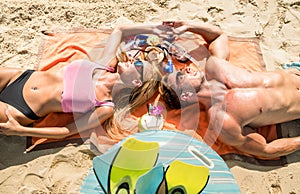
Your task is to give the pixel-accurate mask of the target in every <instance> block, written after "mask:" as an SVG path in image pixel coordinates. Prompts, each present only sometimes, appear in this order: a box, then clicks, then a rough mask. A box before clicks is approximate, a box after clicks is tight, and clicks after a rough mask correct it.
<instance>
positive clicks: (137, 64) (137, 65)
mask: <svg viewBox="0 0 300 194" xmlns="http://www.w3.org/2000/svg"><path fill="white" fill-rule="evenodd" d="M133 64H134V65H135V66H136V67H142V66H143V62H142V61H135V62H134V63H133Z"/></svg>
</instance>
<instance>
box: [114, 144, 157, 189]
mask: <svg viewBox="0 0 300 194" xmlns="http://www.w3.org/2000/svg"><path fill="white" fill-rule="evenodd" d="M158 153H159V144H158V143H157V142H144V141H140V140H137V139H135V138H129V139H127V140H126V141H125V142H124V143H123V145H122V146H121V147H120V149H119V151H118V153H117V154H116V156H115V158H114V160H113V162H112V166H111V168H110V173H109V176H110V181H109V186H108V188H109V189H108V190H109V191H110V193H113V194H121V193H126V194H127V193H128V194H134V189H135V185H136V182H137V180H138V178H139V177H140V176H141V175H143V174H144V173H146V172H147V171H149V170H150V169H151V168H153V166H154V165H155V164H156V161H157V158H158Z"/></svg>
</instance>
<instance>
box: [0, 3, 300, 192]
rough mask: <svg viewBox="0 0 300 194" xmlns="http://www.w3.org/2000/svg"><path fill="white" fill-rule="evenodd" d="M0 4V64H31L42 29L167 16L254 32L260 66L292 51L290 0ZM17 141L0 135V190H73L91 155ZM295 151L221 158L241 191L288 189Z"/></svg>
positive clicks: (294, 23) (298, 41)
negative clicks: (260, 158)
mask: <svg viewBox="0 0 300 194" xmlns="http://www.w3.org/2000/svg"><path fill="white" fill-rule="evenodd" d="M0 10H1V11H0V48H1V52H0V65H1V66H2V67H5V66H6V67H23V68H33V67H34V66H35V65H37V64H38V54H39V48H40V45H41V42H42V38H43V34H42V33H41V31H43V30H49V29H71V28H99V27H113V26H114V25H115V24H116V23H117V22H121V23H122V22H123V23H124V22H128V21H132V22H135V23H139V22H140V23H144V22H159V21H162V20H170V19H171V20H193V21H204V22H209V23H211V24H215V25H218V26H219V27H220V28H221V29H223V30H224V31H225V32H226V33H227V34H228V35H233V36H259V37H260V38H261V48H262V52H263V56H264V60H265V63H266V64H267V69H268V70H274V69H278V68H280V66H281V65H282V64H285V63H290V62H293V61H299V58H300V52H299V51H300V28H299V26H300V2H299V1H297V0H277V1H275V0H230V1H224V0H183V1H178V0H177V1H175V0H151V1H149V0H141V1H136V0H116V1H111V0H69V1H59V0H48V1H47V2H46V1H40V0H12V1H4V0H0ZM299 127H300V126H299ZM24 148H25V138H24V137H5V136H0V170H1V174H0V193H1V194H2V193H3V194H15V193H24V194H25V193H26V194H27V193H78V190H79V188H80V185H81V184H82V181H83V179H84V178H85V176H86V174H87V173H88V170H89V168H91V166H92V162H91V161H92V158H93V157H94V153H93V152H92V151H90V149H89V146H88V145H81V146H68V147H64V148H56V149H47V150H42V151H33V152H30V153H28V154H23V151H24ZM296 154H297V153H296ZM299 156H300V155H299V154H298V155H291V156H290V158H291V163H290V164H289V165H287V166H284V167H267V166H254V165H249V164H245V163H238V162H234V161H228V162H227V164H228V165H229V167H230V169H231V171H232V173H233V174H234V176H235V178H236V179H237V182H238V184H239V185H240V188H241V191H242V193H245V194H250V193H251V194H252V193H257V194H265V193H270V194H275V193H282V194H286V193H289V194H296V193H300V186H299V185H300V160H299V158H300V157H299Z"/></svg>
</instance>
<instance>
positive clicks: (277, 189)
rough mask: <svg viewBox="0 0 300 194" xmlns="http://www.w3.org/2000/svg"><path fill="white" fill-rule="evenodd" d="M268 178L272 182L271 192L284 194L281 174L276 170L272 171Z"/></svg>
mask: <svg viewBox="0 0 300 194" xmlns="http://www.w3.org/2000/svg"><path fill="white" fill-rule="evenodd" d="M268 179H269V184H270V188H269V189H268V191H269V194H282V189H281V186H280V177H279V175H278V174H277V173H276V172H271V173H269V174H268Z"/></svg>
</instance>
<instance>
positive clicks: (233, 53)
mask: <svg viewBox="0 0 300 194" xmlns="http://www.w3.org/2000/svg"><path fill="white" fill-rule="evenodd" d="M111 32H112V30H110V29H98V30H74V31H60V32H57V31H56V32H45V33H44V34H45V40H44V43H43V47H42V49H41V53H40V54H41V55H40V61H39V66H38V67H36V68H37V69H38V70H41V71H55V70H56V69H57V68H61V67H62V66H65V65H68V64H69V63H70V62H71V61H73V60H76V59H88V60H91V61H97V60H98V59H99V56H100V53H101V52H102V49H103V48H104V45H105V43H106V41H107V38H108V36H109V35H110V33H111ZM181 40H182V43H183V44H184V46H185V47H186V48H187V47H188V50H189V51H190V52H189V53H190V54H191V55H192V56H193V57H194V58H195V59H196V60H197V61H199V63H203V60H204V59H205V57H206V56H207V55H208V50H207V49H206V47H207V45H206V44H205V42H204V41H203V39H202V38H201V37H200V36H195V35H192V34H187V35H185V36H183V37H182V38H181ZM229 40H230V41H229V45H230V62H231V63H233V64H235V65H237V66H240V67H243V68H245V69H248V70H251V71H264V70H265V63H264V61H263V57H262V53H261V50H260V47H259V39H258V38H256V37H251V38H239V37H230V38H229ZM199 51H200V52H199ZM193 53H197V55H195V54H193ZM199 53H201V54H200V55H199ZM145 111H146V110H145V106H144V107H141V109H139V110H138V111H137V112H135V113H134V114H135V115H136V116H137V117H139V116H141V115H143V114H144V113H145ZM186 112H187V114H188V112H189V111H186ZM181 113H182V112H181V111H180V110H176V111H171V112H170V113H168V115H167V118H166V124H165V126H176V127H179V125H182V123H180V120H181ZM199 118H200V119H199V123H198V124H197V133H198V135H200V136H203V135H204V134H205V130H206V129H207V126H208V119H207V117H206V113H205V112H204V111H200V117H199ZM72 121H73V116H72V114H65V113H52V114H49V115H48V116H47V117H45V118H44V119H43V120H41V121H39V122H37V123H35V124H34V126H36V127H43V126H64V125H65V124H67V123H69V122H72ZM168 124H170V125H168ZM183 124H184V123H183ZM179 128H180V127H179ZM173 130H174V129H173ZM99 131H100V134H99V133H97V134H98V136H99V139H105V140H108V138H107V134H106V133H105V131H103V130H98V131H97V132H99ZM257 132H259V133H261V134H263V135H264V137H265V138H266V139H267V141H272V140H274V139H276V138H280V137H281V131H280V128H279V127H278V126H275V125H272V126H265V127H262V128H259V129H257ZM89 135H90V132H86V133H85V134H80V135H75V136H72V137H69V138H67V139H64V140H59V141H57V140H51V139H41V138H35V137H30V138H29V139H28V140H29V141H28V146H27V147H30V146H32V145H37V146H36V147H35V149H39V148H45V147H53V146H55V145H60V144H62V145H66V144H67V143H75V144H78V143H82V142H83V141H84V140H85V139H87V138H89ZM101 137H103V138H101ZM114 143H116V141H115V140H110V141H109V142H108V144H114ZM212 147H213V149H215V151H217V153H218V154H219V155H221V156H222V157H223V158H224V159H225V160H226V159H235V160H240V161H245V162H250V163H255V164H264V165H283V164H285V163H286V160H285V158H284V157H281V158H276V159H272V160H266V159H263V158H257V157H255V156H251V155H247V154H245V153H242V152H240V151H238V150H236V149H234V148H233V147H230V146H227V145H225V144H223V143H222V142H219V141H217V142H215V144H214V145H213V146H212Z"/></svg>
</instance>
